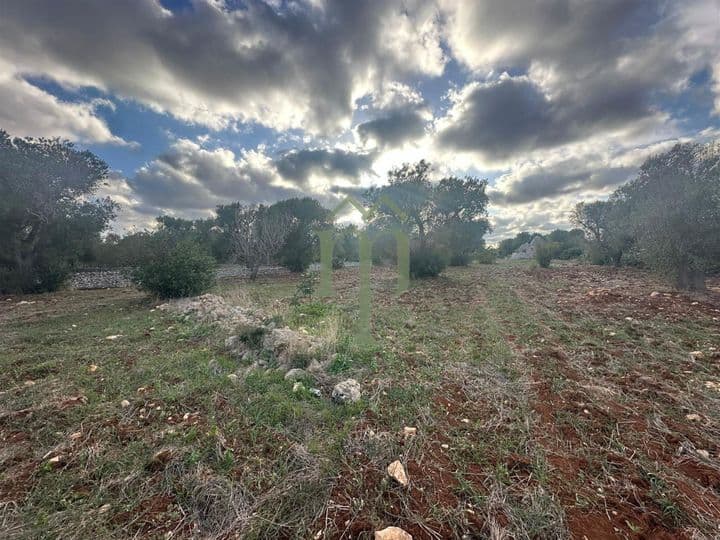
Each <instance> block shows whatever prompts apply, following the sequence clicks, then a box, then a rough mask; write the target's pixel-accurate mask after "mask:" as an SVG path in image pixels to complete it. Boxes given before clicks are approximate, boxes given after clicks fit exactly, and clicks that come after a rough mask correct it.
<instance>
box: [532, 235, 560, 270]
mask: <svg viewBox="0 0 720 540" xmlns="http://www.w3.org/2000/svg"><path fill="white" fill-rule="evenodd" d="M559 252H560V244H558V243H557V242H550V241H548V240H541V241H540V242H538V243H537V245H536V246H535V260H536V261H537V263H538V264H539V265H540V267H541V268H549V267H550V262H551V261H552V260H553V259H555V258H557V256H558V253H559Z"/></svg>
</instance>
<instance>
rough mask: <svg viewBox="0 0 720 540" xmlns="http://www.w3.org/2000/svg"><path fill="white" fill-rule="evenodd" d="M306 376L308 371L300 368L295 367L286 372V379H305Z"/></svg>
mask: <svg viewBox="0 0 720 540" xmlns="http://www.w3.org/2000/svg"><path fill="white" fill-rule="evenodd" d="M305 377H307V371H305V370H304V369H300V368H293V369H291V370H289V371H288V372H287V373H286V374H285V380H286V381H297V380H298V379H303V378H305Z"/></svg>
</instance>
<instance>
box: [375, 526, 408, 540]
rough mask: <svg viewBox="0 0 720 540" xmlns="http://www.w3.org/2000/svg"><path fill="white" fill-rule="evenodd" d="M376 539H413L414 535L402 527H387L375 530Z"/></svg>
mask: <svg viewBox="0 0 720 540" xmlns="http://www.w3.org/2000/svg"><path fill="white" fill-rule="evenodd" d="M375 540H412V535H411V534H410V533H409V532H407V531H404V530H402V529H401V528H400V527H386V528H385V529H382V530H381V531H375Z"/></svg>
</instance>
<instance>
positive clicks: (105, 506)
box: [98, 504, 112, 514]
mask: <svg viewBox="0 0 720 540" xmlns="http://www.w3.org/2000/svg"><path fill="white" fill-rule="evenodd" d="M110 508H112V507H111V506H110V505H109V504H103V505H102V506H101V507H100V508H98V512H100V513H101V514H106V513H107V512H108V510H110Z"/></svg>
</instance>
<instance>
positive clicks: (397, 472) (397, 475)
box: [387, 460, 408, 486]
mask: <svg viewBox="0 0 720 540" xmlns="http://www.w3.org/2000/svg"><path fill="white" fill-rule="evenodd" d="M387 473H388V474H389V475H390V476H391V477H392V478H394V479H395V480H396V481H397V482H398V483H399V484H400V485H402V486H407V485H408V477H407V473H406V472H405V467H403V464H402V463H400V461H399V460H396V461H393V462H392V463H391V464H390V465H388V467H387Z"/></svg>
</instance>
